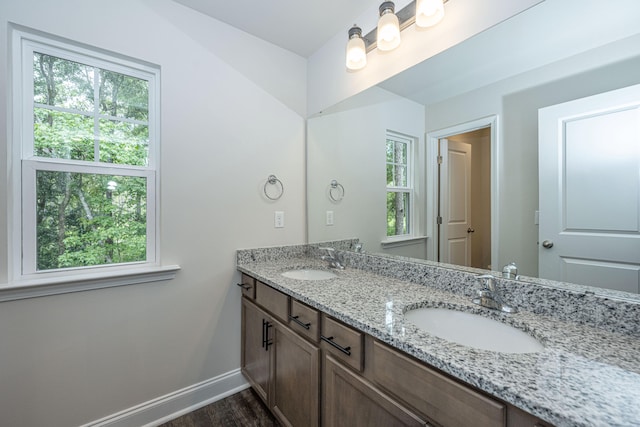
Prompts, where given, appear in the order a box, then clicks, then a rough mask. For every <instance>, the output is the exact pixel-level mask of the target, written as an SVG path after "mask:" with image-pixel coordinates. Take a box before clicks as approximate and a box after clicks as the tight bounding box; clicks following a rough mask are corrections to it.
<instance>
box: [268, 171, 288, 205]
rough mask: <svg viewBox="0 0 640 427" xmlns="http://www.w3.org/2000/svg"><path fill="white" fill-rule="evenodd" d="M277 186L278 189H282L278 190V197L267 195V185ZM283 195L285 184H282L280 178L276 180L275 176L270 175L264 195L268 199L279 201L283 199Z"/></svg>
mask: <svg viewBox="0 0 640 427" xmlns="http://www.w3.org/2000/svg"><path fill="white" fill-rule="evenodd" d="M269 184H271V185H275V186H276V187H280V188H279V189H278V192H277V195H276V196H273V197H272V196H270V195H269V193H267V185H269ZM282 194H284V184H283V183H282V181H280V180H279V179H278V178H276V176H275V175H269V176H268V177H267V182H265V183H264V195H265V196H266V197H267V199H269V200H278V199H279V198H280V197H282Z"/></svg>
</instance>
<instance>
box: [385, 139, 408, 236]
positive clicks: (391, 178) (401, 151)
mask: <svg viewBox="0 0 640 427" xmlns="http://www.w3.org/2000/svg"><path fill="white" fill-rule="evenodd" d="M386 144H387V150H386V154H387V156H386V168H387V237H389V238H392V237H400V236H410V235H412V233H413V230H414V226H413V225H414V224H412V219H413V215H412V212H413V203H414V200H415V195H414V191H415V190H414V185H413V183H414V176H413V175H414V170H413V169H414V167H413V155H412V153H413V149H414V145H415V141H414V139H413V138H409V137H406V136H403V135H400V134H396V133H393V132H388V133H387V138H386Z"/></svg>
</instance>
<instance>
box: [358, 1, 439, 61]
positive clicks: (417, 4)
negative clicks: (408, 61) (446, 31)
mask: <svg viewBox="0 0 640 427" xmlns="http://www.w3.org/2000/svg"><path fill="white" fill-rule="evenodd" d="M448 1H449V0H413V1H411V2H410V3H409V4H408V5H407V6H405V7H403V8H402V9H400V10H399V11H397V12H395V4H394V3H393V2H392V1H385V2H383V3H382V4H381V5H380V8H379V11H380V18H379V19H378V26H377V27H376V28H374V29H373V30H371V31H370V32H369V33H367V34H366V35H364V36H363V35H362V29H361V28H360V27H358V26H357V25H355V24H354V26H353V27H351V29H349V41H348V42H347V49H346V65H347V69H349V70H360V69H362V68H364V67H365V66H366V65H367V53H369V52H370V51H372V50H373V49H375V48H378V49H379V50H381V51H390V50H393V49H395V48H397V47H398V46H399V45H400V32H401V31H403V30H404V29H405V28H407V27H409V26H410V25H411V24H413V23H415V24H416V26H417V27H421V28H425V27H432V26H434V25H436V24H438V23H439V22H440V21H442V19H443V18H444V4H445V3H447V2H448Z"/></svg>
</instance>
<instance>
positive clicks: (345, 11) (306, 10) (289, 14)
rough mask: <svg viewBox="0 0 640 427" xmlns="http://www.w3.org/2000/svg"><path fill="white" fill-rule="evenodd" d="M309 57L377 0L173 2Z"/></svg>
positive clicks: (346, 29)
mask: <svg viewBox="0 0 640 427" xmlns="http://www.w3.org/2000/svg"><path fill="white" fill-rule="evenodd" d="M174 1H176V2H177V3H180V4H183V5H185V6H187V7H190V8H191V9H195V10H197V11H199V12H202V13H204V14H206V15H209V16H211V17H213V18H215V19H217V20H219V21H222V22H225V23H227V24H229V25H232V26H234V27H236V28H239V29H241V30H242V31H245V32H247V33H249V34H252V35H254V36H256V37H259V38H261V39H263V40H266V41H268V42H271V43H273V44H275V45H277V46H280V47H282V48H284V49H287V50H289V51H291V52H294V53H296V54H298V55H300V56H303V57H305V58H308V57H309V56H310V55H311V54H312V53H313V52H315V51H316V50H318V49H319V48H320V47H322V46H323V45H324V44H325V43H326V42H327V41H328V40H329V39H331V38H332V37H333V36H335V35H336V34H337V33H339V32H340V31H344V37H345V43H346V40H347V32H348V31H349V28H351V26H352V25H353V24H354V22H353V19H355V17H358V16H360V15H362V14H363V13H364V12H365V11H366V10H367V9H370V8H371V7H372V6H377V5H378V4H379V3H380V0H322V1H318V0H266V1H265V0H225V1H222V0H174Z"/></svg>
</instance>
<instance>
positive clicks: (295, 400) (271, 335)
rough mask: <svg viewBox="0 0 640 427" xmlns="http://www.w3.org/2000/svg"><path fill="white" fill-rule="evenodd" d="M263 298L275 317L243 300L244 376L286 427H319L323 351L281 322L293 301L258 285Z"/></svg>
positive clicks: (258, 283) (248, 299)
mask: <svg viewBox="0 0 640 427" xmlns="http://www.w3.org/2000/svg"><path fill="white" fill-rule="evenodd" d="M260 295H262V301H263V302H264V303H265V305H266V306H268V307H269V311H267V310H265V307H260V306H258V305H257V304H256V303H255V302H253V301H252V300H251V298H246V297H243V298H242V353H241V354H242V356H241V357H242V360H241V366H242V373H243V374H244V375H245V377H246V378H247V380H248V381H249V383H250V384H251V386H252V387H253V388H254V389H255V390H256V392H257V393H258V395H259V396H260V397H261V398H262V400H263V401H264V402H265V404H266V405H267V406H268V407H269V408H270V409H271V410H272V412H273V413H274V415H275V416H276V417H277V418H278V420H279V421H280V422H281V423H282V424H283V425H285V426H309V427H314V426H317V425H318V424H319V419H320V417H319V404H320V398H319V397H320V396H319V393H320V379H319V376H320V349H319V348H318V347H317V345H314V344H313V343H312V342H310V341H308V340H307V339H305V338H303V337H302V336H300V335H298V334H297V333H296V332H294V331H293V330H291V329H290V328H289V327H288V326H286V325H285V323H283V322H281V321H280V320H283V319H285V318H287V317H288V314H287V313H288V310H289V309H288V306H289V298H288V297H287V296H285V295H284V294H282V293H280V292H278V291H276V290H274V289H272V288H269V287H267V286H266V285H264V284H262V283H260V282H257V294H256V301H260ZM316 327H317V326H316Z"/></svg>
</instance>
